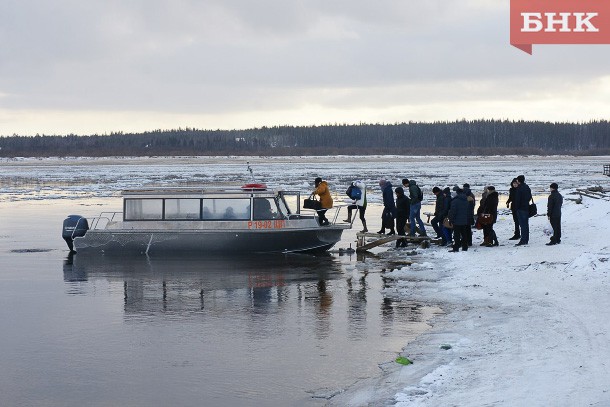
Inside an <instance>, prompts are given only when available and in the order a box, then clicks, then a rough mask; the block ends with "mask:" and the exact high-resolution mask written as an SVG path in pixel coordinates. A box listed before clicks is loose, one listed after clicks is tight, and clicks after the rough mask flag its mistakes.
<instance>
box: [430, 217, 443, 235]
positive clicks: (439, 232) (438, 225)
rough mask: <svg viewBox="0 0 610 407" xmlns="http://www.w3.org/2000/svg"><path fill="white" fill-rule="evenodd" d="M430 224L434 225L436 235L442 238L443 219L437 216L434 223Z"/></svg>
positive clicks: (433, 219)
mask: <svg viewBox="0 0 610 407" xmlns="http://www.w3.org/2000/svg"><path fill="white" fill-rule="evenodd" d="M430 223H431V224H432V228H433V229H434V231H435V232H436V235H437V236H442V235H443V232H442V230H441V225H442V224H443V217H442V216H441V215H437V216H435V217H433V218H432V221H431V222H430Z"/></svg>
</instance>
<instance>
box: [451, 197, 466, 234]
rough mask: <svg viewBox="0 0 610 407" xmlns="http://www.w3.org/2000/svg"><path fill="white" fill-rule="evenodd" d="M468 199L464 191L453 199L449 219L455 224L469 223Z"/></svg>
mask: <svg viewBox="0 0 610 407" xmlns="http://www.w3.org/2000/svg"><path fill="white" fill-rule="evenodd" d="M469 211H470V209H469V207H468V201H467V200H466V195H465V194H464V193H461V194H458V195H457V196H456V197H455V198H453V199H452V200H451V208H449V220H450V221H451V223H453V224H454V225H458V226H466V225H468V212H469Z"/></svg>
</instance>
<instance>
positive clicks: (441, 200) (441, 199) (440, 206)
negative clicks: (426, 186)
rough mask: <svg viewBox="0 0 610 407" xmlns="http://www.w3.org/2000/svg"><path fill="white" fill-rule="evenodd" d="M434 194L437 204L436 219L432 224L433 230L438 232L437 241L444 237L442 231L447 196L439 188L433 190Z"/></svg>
mask: <svg viewBox="0 0 610 407" xmlns="http://www.w3.org/2000/svg"><path fill="white" fill-rule="evenodd" d="M432 193H433V194H434V195H435V196H436V202H435V204H434V217H433V218H432V221H431V222H430V223H431V224H432V228H433V229H434V231H435V232H436V237H435V239H441V238H442V237H443V232H442V231H441V226H442V224H443V219H444V218H443V213H444V212H445V208H444V206H445V194H443V191H441V189H440V188H439V187H434V188H432Z"/></svg>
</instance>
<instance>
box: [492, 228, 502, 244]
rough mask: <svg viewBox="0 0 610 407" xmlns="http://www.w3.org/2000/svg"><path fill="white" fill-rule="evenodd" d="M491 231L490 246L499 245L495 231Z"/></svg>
mask: <svg viewBox="0 0 610 407" xmlns="http://www.w3.org/2000/svg"><path fill="white" fill-rule="evenodd" d="M492 233H493V243H492V246H500V242H498V235H496V231H495V230H494V231H492Z"/></svg>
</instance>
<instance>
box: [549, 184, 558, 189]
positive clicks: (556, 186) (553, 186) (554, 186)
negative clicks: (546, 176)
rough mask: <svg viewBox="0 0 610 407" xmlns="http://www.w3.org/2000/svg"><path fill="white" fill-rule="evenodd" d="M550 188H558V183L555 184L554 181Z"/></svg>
mask: <svg viewBox="0 0 610 407" xmlns="http://www.w3.org/2000/svg"><path fill="white" fill-rule="evenodd" d="M551 189H559V185H557V183H556V182H553V183H552V184H551Z"/></svg>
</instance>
